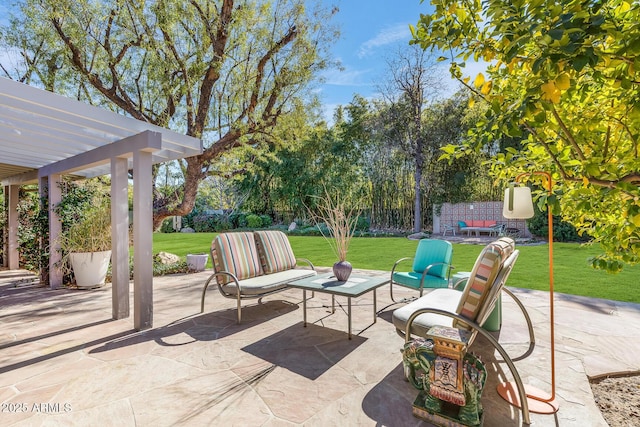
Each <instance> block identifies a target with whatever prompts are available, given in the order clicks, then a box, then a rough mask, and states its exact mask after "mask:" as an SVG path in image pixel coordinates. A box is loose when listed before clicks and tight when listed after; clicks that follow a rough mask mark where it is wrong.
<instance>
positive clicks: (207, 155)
mask: <svg viewBox="0 0 640 427" xmlns="http://www.w3.org/2000/svg"><path fill="white" fill-rule="evenodd" d="M306 3H307V2H305V1H302V0H276V1H274V2H268V1H260V0H255V1H253V0H243V1H234V0H218V1H215V2H214V1H204V0H182V1H169V0H160V1H154V2H144V1H136V0H99V1H93V0H24V1H23V2H22V3H21V14H20V15H18V16H17V17H15V18H14V19H13V20H12V24H11V27H10V28H8V29H5V31H3V37H2V40H3V43H5V44H6V45H8V47H10V48H11V49H13V52H18V53H19V54H20V55H21V57H22V61H21V63H20V64H19V66H18V67H16V69H15V70H12V69H10V68H9V67H5V66H3V67H2V68H1V69H2V70H3V71H4V73H5V74H6V75H7V76H8V77H12V78H17V79H20V80H22V81H25V82H28V83H30V84H36V85H41V86H44V87H45V88H47V89H48V90H52V91H55V92H60V93H63V94H66V95H70V96H75V97H77V98H79V99H82V100H85V101H87V102H89V103H92V104H98V105H103V106H106V107H108V108H111V109H113V110H116V111H119V112H123V113H126V114H128V115H130V116H131V117H134V118H136V119H139V120H143V121H146V122H149V123H153V124H156V125H159V126H163V127H167V128H171V129H173V130H176V131H179V132H183V133H185V134H187V135H190V136H194V137H196V138H201V139H202V140H203V143H204V147H205V148H204V152H203V153H202V154H201V155H199V156H195V157H191V158H188V159H185V160H183V161H181V162H180V168H181V172H182V174H183V180H184V181H183V185H182V186H181V188H180V189H179V191H172V192H164V193H162V192H156V193H155V197H156V199H155V201H154V219H153V222H154V227H155V228H157V227H159V226H160V224H161V223H162V220H163V219H164V218H166V217H167V216H170V215H185V214H186V213H188V212H189V211H191V209H192V208H193V206H194V203H195V199H196V193H197V189H198V184H199V183H200V182H201V181H202V180H203V179H205V178H206V177H207V176H209V175H211V174H215V173H216V172H217V168H216V160H217V159H219V158H220V157H221V156H222V155H224V154H225V153H229V152H231V151H232V150H235V149H238V148H239V147H244V148H246V149H252V148H254V147H259V146H261V145H264V144H274V143H275V141H274V140H273V139H272V138H271V131H272V129H273V128H274V126H275V125H276V124H277V122H278V120H279V119H280V118H281V117H282V116H285V115H289V114H304V111H305V108H304V107H303V105H304V103H305V102H306V100H307V99H309V92H308V91H307V88H308V87H309V84H310V82H312V81H313V80H314V79H315V78H316V77H317V75H318V72H319V71H320V70H322V69H324V68H325V67H327V65H328V62H327V57H328V54H327V48H328V47H329V45H330V43H331V42H332V41H333V40H334V38H335V36H336V33H335V32H334V31H333V30H332V29H331V28H330V27H329V24H328V23H329V18H330V16H329V15H330V14H332V13H333V12H334V11H327V10H325V9H322V8H320V7H318V8H315V9H313V10H311V9H307V7H306ZM9 34H10V35H11V37H9V36H8V35H9Z"/></svg>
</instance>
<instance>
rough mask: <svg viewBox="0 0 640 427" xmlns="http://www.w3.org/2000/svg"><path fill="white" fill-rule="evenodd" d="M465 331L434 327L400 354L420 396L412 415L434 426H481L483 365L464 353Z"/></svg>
mask: <svg viewBox="0 0 640 427" xmlns="http://www.w3.org/2000/svg"><path fill="white" fill-rule="evenodd" d="M469 336H470V333H469V332H468V331H464V330H460V329H456V328H449V327H444V326H435V327H433V328H431V329H430V330H429V332H428V333H427V339H423V338H417V339H415V340H412V341H410V342H408V343H407V344H405V346H404V349H403V351H402V361H403V365H404V373H405V377H406V378H407V379H408V380H409V382H410V383H411V384H412V385H413V386H414V387H415V388H416V389H418V390H420V393H419V394H418V397H417V398H416V400H415V402H414V404H413V414H414V415H415V416H416V417H418V418H422V419H424V420H426V421H428V422H430V423H432V424H435V425H438V426H480V425H482V404H481V403H480V397H481V395H482V389H483V388H484V383H485V380H486V378H487V371H486V369H485V367H484V364H483V363H482V361H481V360H480V359H478V358H477V357H476V356H474V355H473V354H470V353H467V351H466V350H467V343H468V341H469Z"/></svg>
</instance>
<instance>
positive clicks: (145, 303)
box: [133, 132, 162, 330]
mask: <svg viewBox="0 0 640 427" xmlns="http://www.w3.org/2000/svg"><path fill="white" fill-rule="evenodd" d="M136 137H145V138H149V139H150V140H153V139H156V138H157V139H158V140H161V138H162V136H161V135H160V134H159V133H153V132H145V133H143V134H140V135H136ZM149 145H150V146H152V145H153V141H150V144H149ZM152 176H153V175H152V153H151V152H150V151H148V150H147V151H145V150H137V151H134V153H133V247H134V253H133V292H134V294H133V306H134V309H133V325H134V328H135V329H136V330H143V329H149V328H151V327H152V326H153V259H152V249H153V221H152V218H153V206H152V205H153V192H152V191H153V185H152V183H153V182H152Z"/></svg>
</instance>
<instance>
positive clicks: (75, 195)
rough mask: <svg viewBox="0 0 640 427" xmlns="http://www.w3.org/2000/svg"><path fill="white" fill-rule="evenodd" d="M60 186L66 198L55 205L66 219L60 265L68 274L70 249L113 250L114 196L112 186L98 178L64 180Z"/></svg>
mask: <svg viewBox="0 0 640 427" xmlns="http://www.w3.org/2000/svg"><path fill="white" fill-rule="evenodd" d="M60 187H61V190H62V198H61V199H60V202H58V203H57V204H56V205H55V206H54V208H53V209H54V211H55V212H56V214H57V215H58V216H59V218H60V220H61V222H62V232H61V233H60V235H59V236H58V239H57V242H58V244H59V245H60V251H61V253H62V259H61V265H60V268H62V270H63V272H64V274H65V276H68V275H69V274H70V265H69V262H68V257H69V254H70V253H72V252H100V251H107V250H111V203H110V202H111V199H110V193H109V188H108V186H106V185H105V184H103V183H102V182H101V181H100V180H98V179H95V180H86V181H80V182H74V181H63V182H61V183H60Z"/></svg>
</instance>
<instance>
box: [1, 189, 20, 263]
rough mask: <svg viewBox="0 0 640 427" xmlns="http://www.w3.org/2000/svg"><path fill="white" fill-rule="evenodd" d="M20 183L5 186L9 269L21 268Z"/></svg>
mask: <svg viewBox="0 0 640 427" xmlns="http://www.w3.org/2000/svg"><path fill="white" fill-rule="evenodd" d="M19 191H20V186H19V185H9V186H6V187H5V193H4V194H5V197H6V198H7V201H8V204H7V231H8V232H7V246H6V252H5V258H6V263H7V266H8V267H9V269H11V270H17V269H18V268H20V266H19V263H20V255H19V252H18V193H19Z"/></svg>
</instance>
